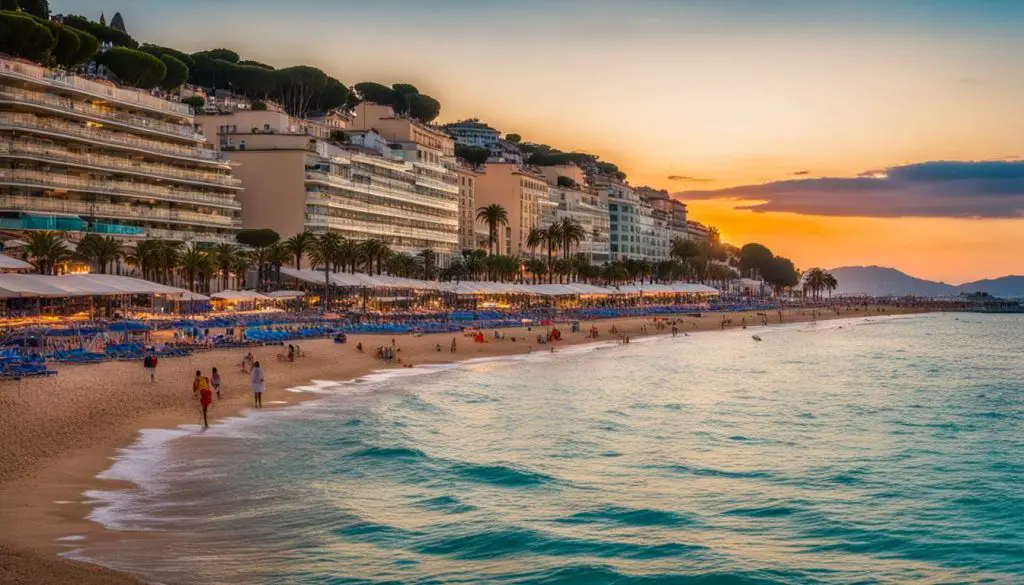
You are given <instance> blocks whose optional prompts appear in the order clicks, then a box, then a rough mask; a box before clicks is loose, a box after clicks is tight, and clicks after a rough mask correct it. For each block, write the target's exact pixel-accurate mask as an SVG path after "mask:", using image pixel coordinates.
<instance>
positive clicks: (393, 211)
mask: <svg viewBox="0 0 1024 585" xmlns="http://www.w3.org/2000/svg"><path fill="white" fill-rule="evenodd" d="M306 205H322V206H325V207H331V208H334V209H345V210H348V211H354V212H356V213H370V214H374V215H380V216H382V217H402V218H404V219H409V220H414V221H423V222H429V223H434V224H438V225H439V226H457V225H459V219H458V217H456V216H454V215H453V216H449V217H445V216H440V215H430V214H426V213H418V212H415V211H409V210H406V209H400V208H394V207H387V206H385V205H375V204H371V203H366V202H364V201H353V200H351V199H349V198H347V197H342V196H337V195H329V194H324V193H317V192H308V193H306Z"/></svg>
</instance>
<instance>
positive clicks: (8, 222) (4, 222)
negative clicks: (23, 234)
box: [0, 215, 146, 237]
mask: <svg viewBox="0 0 1024 585" xmlns="http://www.w3.org/2000/svg"><path fill="white" fill-rule="evenodd" d="M0 229H4V230H17V231H28V230H44V231H50V232H54V231H56V232H84V233H90V234H103V235H114V236H134V237H141V236H144V235H145V233H146V232H145V230H144V229H142V228H141V227H138V226H131V225H120V224H116V223H96V222H87V221H85V220H83V219H82V218H80V217H74V216H52V215H49V216H47V215H27V216H24V217H0Z"/></svg>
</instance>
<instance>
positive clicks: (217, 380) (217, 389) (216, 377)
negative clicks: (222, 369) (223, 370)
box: [210, 368, 220, 400]
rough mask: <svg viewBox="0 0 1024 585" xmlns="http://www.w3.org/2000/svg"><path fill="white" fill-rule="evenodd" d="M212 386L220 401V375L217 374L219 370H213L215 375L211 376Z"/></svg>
mask: <svg viewBox="0 0 1024 585" xmlns="http://www.w3.org/2000/svg"><path fill="white" fill-rule="evenodd" d="M210 385H212V386H213V391H214V392H216V393H217V400H220V374H219V373H218V372H217V368H213V374H211V375H210Z"/></svg>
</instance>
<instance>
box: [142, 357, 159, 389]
mask: <svg viewBox="0 0 1024 585" xmlns="http://www.w3.org/2000/svg"><path fill="white" fill-rule="evenodd" d="M156 361H157V360H156V354H154V353H153V352H149V353H147V354H146V357H144V358H142V367H143V368H145V370H146V373H147V374H149V383H150V384H152V383H153V382H156Z"/></svg>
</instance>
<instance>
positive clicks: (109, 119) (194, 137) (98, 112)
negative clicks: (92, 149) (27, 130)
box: [0, 87, 206, 142]
mask: <svg viewBox="0 0 1024 585" xmlns="http://www.w3.org/2000/svg"><path fill="white" fill-rule="evenodd" d="M3 101H7V102H13V103H16V104H32V105H34V106H39V107H42V108H46V109H48V110H51V111H56V112H65V113H70V114H75V115H77V116H78V117H81V118H85V119H88V120H91V121H98V122H101V123H107V124H112V125H118V126H122V127H126V128H128V129H131V130H141V131H143V132H147V133H150V134H158V135H161V136H165V137H168V138H175V139H178V140H188V141H191V142H205V141H206V137H204V136H203V135H202V134H199V133H198V132H196V131H195V130H193V129H192V127H191V126H186V125H180V124H170V123H168V122H163V121H160V120H154V119H152V118H145V117H142V116H132V115H131V114H122V113H120V112H114V111H111V110H109V109H104V108H100V107H95V106H89V105H88V104H84V103H82V102H75V101H72V100H69V99H66V98H59V97H57V96H53V95H49V94H45V93H39V92H33V91H21V90H17V89H13V88H9V87H7V88H3V89H0V102H3Z"/></svg>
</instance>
